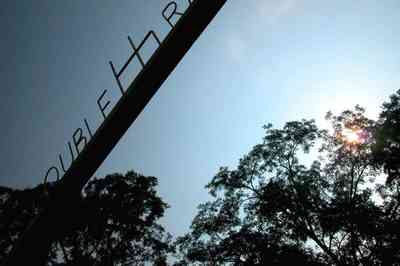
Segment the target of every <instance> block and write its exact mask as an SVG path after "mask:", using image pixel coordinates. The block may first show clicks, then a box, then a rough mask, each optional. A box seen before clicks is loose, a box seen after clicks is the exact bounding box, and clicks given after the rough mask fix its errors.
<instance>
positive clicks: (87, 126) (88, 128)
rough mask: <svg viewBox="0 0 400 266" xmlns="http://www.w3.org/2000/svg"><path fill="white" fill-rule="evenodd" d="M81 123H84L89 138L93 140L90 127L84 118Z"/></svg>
mask: <svg viewBox="0 0 400 266" xmlns="http://www.w3.org/2000/svg"><path fill="white" fill-rule="evenodd" d="M83 121H84V122H85V125H86V129H87V130H88V132H89V135H90V138H93V134H92V130H90V127H89V123H88V121H87V120H86V118H85V119H83Z"/></svg>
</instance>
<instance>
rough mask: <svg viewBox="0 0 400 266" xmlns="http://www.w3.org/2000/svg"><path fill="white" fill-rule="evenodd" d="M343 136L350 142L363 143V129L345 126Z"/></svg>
mask: <svg viewBox="0 0 400 266" xmlns="http://www.w3.org/2000/svg"><path fill="white" fill-rule="evenodd" d="M342 136H343V140H344V141H345V142H347V143H349V144H361V143H362V142H363V138H362V130H361V129H350V128H345V129H344V130H343V132H342Z"/></svg>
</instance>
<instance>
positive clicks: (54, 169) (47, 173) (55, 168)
mask: <svg viewBox="0 0 400 266" xmlns="http://www.w3.org/2000/svg"><path fill="white" fill-rule="evenodd" d="M51 172H54V173H55V174H56V180H57V181H58V180H59V179H60V171H58V168H57V167H55V166H52V167H50V168H49V170H47V172H46V175H45V177H44V181H43V184H44V187H45V188H46V185H47V180H48V178H49V175H50V173H51Z"/></svg>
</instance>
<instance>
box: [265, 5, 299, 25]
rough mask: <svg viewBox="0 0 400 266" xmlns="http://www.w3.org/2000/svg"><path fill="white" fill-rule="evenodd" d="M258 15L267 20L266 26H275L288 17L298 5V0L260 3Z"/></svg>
mask: <svg viewBox="0 0 400 266" xmlns="http://www.w3.org/2000/svg"><path fill="white" fill-rule="evenodd" d="M260 2H261V4H260V8H259V9H258V12H259V15H262V16H263V17H265V18H267V20H268V24H270V25H271V24H275V23H276V22H277V21H278V20H279V19H281V18H283V17H284V16H286V15H289V14H291V13H292V12H293V10H295V8H296V7H297V5H298V4H299V3H298V2H299V0H279V1H276V0H268V1H260Z"/></svg>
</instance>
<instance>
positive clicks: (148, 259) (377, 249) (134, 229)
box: [0, 90, 400, 266]
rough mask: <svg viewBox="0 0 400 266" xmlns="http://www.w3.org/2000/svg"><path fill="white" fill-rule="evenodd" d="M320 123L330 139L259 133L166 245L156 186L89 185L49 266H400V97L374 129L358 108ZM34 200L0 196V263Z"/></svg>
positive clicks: (110, 180) (24, 195)
mask: <svg viewBox="0 0 400 266" xmlns="http://www.w3.org/2000/svg"><path fill="white" fill-rule="evenodd" d="M327 119H328V120H329V121H330V123H331V125H332V129H331V130H324V129H320V128H318V126H317V125H316V123H315V121H313V120H301V121H292V122H288V123H286V124H285V126H284V127H283V128H280V129H277V128H274V127H273V126H272V125H270V124H269V125H266V126H265V127H264V129H265V136H264V138H263V139H262V140H261V142H260V143H259V144H257V145H255V146H254V147H253V148H252V149H251V150H250V152H249V153H248V154H246V155H245V156H243V157H242V158H241V159H240V160H239V164H238V166H237V167H236V168H234V169H229V168H228V167H221V168H220V170H219V171H218V173H216V175H215V176H214V177H213V178H212V180H211V181H210V183H209V184H208V185H207V186H206V187H207V189H208V190H209V192H210V194H211V195H212V196H213V200H211V201H209V202H206V203H203V204H201V205H200V206H199V207H198V214H197V215H196V216H195V217H194V219H193V222H192V225H191V227H190V231H189V232H188V233H187V234H186V235H184V236H181V237H178V238H176V239H175V240H173V239H172V237H171V235H170V234H168V233H167V232H166V231H165V230H164V228H163V227H162V226H161V225H160V224H159V219H160V218H161V217H163V215H164V212H165V210H166V208H167V207H168V205H167V204H166V203H164V202H163V200H162V199H161V198H160V197H159V196H158V195H157V192H156V190H155V188H156V186H157V179H156V178H155V177H147V176H143V175H140V174H137V173H135V172H128V173H127V174H125V175H121V174H114V175H109V176H106V177H105V178H102V179H94V180H92V181H90V183H89V184H88V185H87V186H86V187H85V189H84V191H83V192H82V196H81V200H80V204H79V208H78V209H77V210H76V221H75V222H74V223H73V224H71V225H70V228H68V230H67V231H66V233H65V235H64V236H63V237H62V238H60V239H59V240H57V241H55V242H54V243H53V244H52V246H51V250H50V251H49V257H48V265H52V266H53V265H54V266H55V265H60V266H61V265H149V264H153V265H167V264H168V263H169V264H174V265H400V249H399V247H400V230H399V228H400V90H399V91H397V92H396V93H395V94H393V95H392V96H391V97H390V99H388V100H387V102H385V103H384V104H383V105H382V110H381V113H380V116H379V118H378V119H377V120H372V119H370V118H368V117H366V115H365V111H364V109H363V108H361V107H359V106H356V107H355V108H354V109H353V110H347V111H344V112H342V113H340V114H337V115H333V114H331V113H328V114H327ZM307 153H309V155H308V156H312V157H313V159H314V160H313V162H312V163H305V161H307V160H304V157H305V156H304V155H305V154H307ZM382 181H383V182H382ZM53 185H56V184H53ZM43 191H44V188H43V186H38V187H36V188H34V189H26V190H14V189H10V188H0V260H1V261H4V260H5V259H6V257H7V256H8V254H9V253H10V251H11V249H12V247H13V245H15V243H16V241H18V237H19V236H20V235H21V233H22V232H23V231H24V230H25V228H26V227H27V225H28V224H29V222H30V221H31V219H32V218H33V217H34V216H36V215H37V214H40V212H41V211H42V210H43V209H44V208H45V206H46V204H47V203H48V202H49V200H51V188H49V190H48V193H43ZM55 226H57V225H55Z"/></svg>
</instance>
